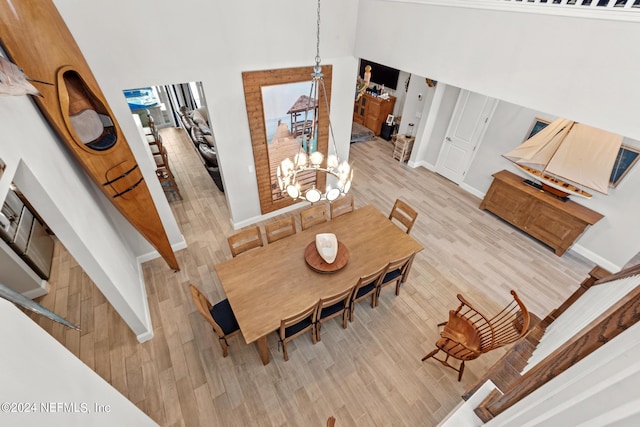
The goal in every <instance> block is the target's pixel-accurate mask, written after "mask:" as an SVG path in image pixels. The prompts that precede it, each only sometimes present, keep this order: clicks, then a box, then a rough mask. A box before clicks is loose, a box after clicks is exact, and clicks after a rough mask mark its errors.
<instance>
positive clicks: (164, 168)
mask: <svg viewBox="0 0 640 427" xmlns="http://www.w3.org/2000/svg"><path fill="white" fill-rule="evenodd" d="M160 149H161V150H162V154H159V155H156V156H153V158H154V159H155V161H156V176H157V177H158V181H160V185H161V186H162V190H163V191H164V192H165V194H166V193H167V192H171V193H174V194H175V195H176V196H177V197H178V198H179V199H180V200H182V195H181V194H180V189H179V188H178V184H177V183H176V179H175V176H174V175H173V172H171V167H169V156H168V154H167V151H166V150H165V148H164V147H163V146H160Z"/></svg>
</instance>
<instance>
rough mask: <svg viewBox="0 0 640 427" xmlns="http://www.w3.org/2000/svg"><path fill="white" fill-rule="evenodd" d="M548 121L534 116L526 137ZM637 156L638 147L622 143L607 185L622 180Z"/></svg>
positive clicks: (537, 130)
mask: <svg viewBox="0 0 640 427" xmlns="http://www.w3.org/2000/svg"><path fill="white" fill-rule="evenodd" d="M549 123H551V122H550V121H549V120H545V119H541V118H539V117H536V119H535V121H534V122H533V125H532V126H531V129H530V130H529V136H527V139H529V138H531V137H532V136H533V135H535V134H536V133H538V132H540V131H541V130H542V129H544V128H545V127H547V125H548V124H549ZM639 158H640V148H634V147H630V146H628V145H622V146H621V147H620V150H619V151H618V156H617V157H616V162H615V164H614V166H613V170H612V171H611V176H610V177H609V187H612V188H616V187H617V186H618V184H620V181H622V179H623V178H624V177H625V176H626V175H627V173H628V172H629V171H630V170H631V168H632V167H633V166H634V165H635V164H636V162H637V161H638V159H639Z"/></svg>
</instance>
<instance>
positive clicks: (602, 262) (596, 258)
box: [569, 243, 622, 273]
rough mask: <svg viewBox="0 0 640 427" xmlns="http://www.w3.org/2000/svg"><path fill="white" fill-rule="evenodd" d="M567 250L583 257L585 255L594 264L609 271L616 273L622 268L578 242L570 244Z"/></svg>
mask: <svg viewBox="0 0 640 427" xmlns="http://www.w3.org/2000/svg"><path fill="white" fill-rule="evenodd" d="M569 250H572V251H574V252H575V253H577V254H579V255H582V256H583V257H585V258H586V259H588V260H589V261H593V262H594V263H596V265H599V266H600V267H602V268H604V269H606V270H608V271H610V272H611V273H617V272H618V271H620V270H622V267H620V266H618V265H616V264H614V263H612V262H611V261H609V260H607V259H605V258H603V257H601V256H600V255H598V254H596V253H595V252H593V251H591V250H589V249H587V248H585V247H584V246H582V245H579V244H577V243H576V244H574V245H573V246H571V248H570V249H569Z"/></svg>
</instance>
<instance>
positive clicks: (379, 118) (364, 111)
mask: <svg viewBox="0 0 640 427" xmlns="http://www.w3.org/2000/svg"><path fill="white" fill-rule="evenodd" d="M395 105H396V97H395V96H389V99H382V98H378V97H375V96H372V95H369V94H368V93H365V94H363V95H362V96H361V97H360V99H358V100H357V101H356V102H355V104H354V106H353V121H354V122H356V123H360V124H361V125H363V126H365V127H367V128H369V129H371V130H372V131H373V133H374V134H375V135H376V136H378V135H380V131H381V129H382V124H383V123H384V122H385V120H387V116H388V115H389V114H393V107H394V106H395Z"/></svg>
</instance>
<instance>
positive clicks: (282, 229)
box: [264, 216, 296, 243]
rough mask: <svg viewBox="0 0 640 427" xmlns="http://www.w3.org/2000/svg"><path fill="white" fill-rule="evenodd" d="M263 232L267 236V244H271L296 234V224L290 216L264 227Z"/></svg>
mask: <svg viewBox="0 0 640 427" xmlns="http://www.w3.org/2000/svg"><path fill="white" fill-rule="evenodd" d="M264 232H265V234H266V235H267V243H273V242H276V241H278V240H280V239H284V238H285V237H288V236H293V235H294V234H296V224H295V221H294V220H293V217H292V216H290V217H287V218H283V219H280V220H278V221H274V222H271V223H269V224H267V225H265V226H264Z"/></svg>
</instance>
